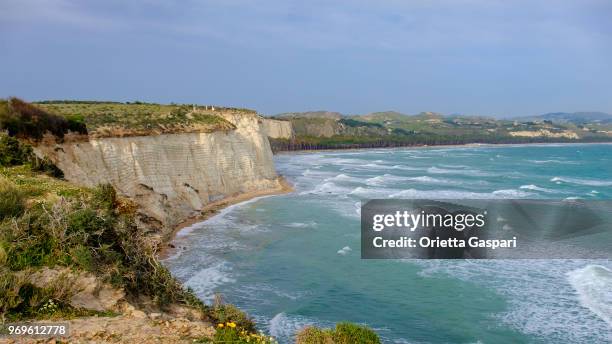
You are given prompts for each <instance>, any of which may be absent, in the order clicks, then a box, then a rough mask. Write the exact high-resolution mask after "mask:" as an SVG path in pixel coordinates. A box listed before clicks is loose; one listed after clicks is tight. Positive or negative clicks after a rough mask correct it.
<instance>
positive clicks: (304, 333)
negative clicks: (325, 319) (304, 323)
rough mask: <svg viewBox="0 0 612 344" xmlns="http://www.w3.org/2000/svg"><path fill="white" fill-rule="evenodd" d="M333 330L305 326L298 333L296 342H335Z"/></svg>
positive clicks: (300, 343) (324, 343)
mask: <svg viewBox="0 0 612 344" xmlns="http://www.w3.org/2000/svg"><path fill="white" fill-rule="evenodd" d="M332 335H333V331H332V330H330V329H320V328H318V327H305V328H303V329H302V330H301V331H300V332H298V333H297V335H296V338H295V342H296V344H334V339H333V337H332Z"/></svg>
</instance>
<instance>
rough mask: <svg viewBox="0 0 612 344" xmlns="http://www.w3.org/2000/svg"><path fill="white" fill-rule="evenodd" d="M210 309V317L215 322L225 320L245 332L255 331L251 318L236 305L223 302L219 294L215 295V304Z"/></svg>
mask: <svg viewBox="0 0 612 344" xmlns="http://www.w3.org/2000/svg"><path fill="white" fill-rule="evenodd" d="M210 311H211V312H210V317H211V318H212V320H213V321H214V322H216V323H219V324H223V323H226V322H233V323H236V324H237V325H238V327H240V328H241V329H244V330H246V331H247V332H251V333H252V332H255V323H254V322H253V320H252V319H251V318H249V316H248V315H247V314H246V313H244V312H243V311H241V310H240V309H238V308H237V307H236V306H234V305H230V304H224V303H223V302H222V301H221V297H220V296H219V295H216V297H215V304H214V305H213V307H212V309H211V310H210Z"/></svg>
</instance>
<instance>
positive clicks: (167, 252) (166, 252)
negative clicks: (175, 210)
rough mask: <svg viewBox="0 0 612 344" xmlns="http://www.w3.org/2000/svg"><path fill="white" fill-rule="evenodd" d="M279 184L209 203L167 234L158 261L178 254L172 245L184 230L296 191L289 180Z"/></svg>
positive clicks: (279, 178) (280, 178)
mask: <svg viewBox="0 0 612 344" xmlns="http://www.w3.org/2000/svg"><path fill="white" fill-rule="evenodd" d="M278 183H279V187H278V188H275V189H269V190H259V191H249V192H245V193H239V194H235V195H232V196H229V197H226V198H223V199H220V200H218V201H214V202H211V203H208V204H207V205H205V206H204V207H203V208H202V210H201V211H200V214H198V215H196V216H192V217H190V218H188V219H186V220H183V221H182V222H180V223H179V224H177V225H176V226H174V228H173V229H172V232H170V233H169V234H167V235H166V237H165V238H164V239H163V240H162V241H161V245H160V249H159V251H158V252H157V254H156V257H157V259H159V260H164V259H168V258H170V257H171V256H172V255H173V254H174V253H175V252H176V250H177V249H178V248H177V247H175V246H174V245H172V242H173V241H174V239H176V237H177V235H178V234H179V233H180V232H181V231H182V230H183V229H185V228H187V227H190V226H193V225H195V224H197V223H200V222H204V221H206V220H208V219H210V218H211V217H213V216H215V215H218V214H219V213H220V212H221V211H222V210H223V209H226V208H228V207H230V206H233V205H237V204H240V203H243V202H247V201H250V200H253V199H255V198H258V197H263V196H274V195H283V194H287V193H291V192H293V191H294V189H293V186H292V185H291V184H289V182H287V180H286V179H285V178H284V177H283V176H279V177H278Z"/></svg>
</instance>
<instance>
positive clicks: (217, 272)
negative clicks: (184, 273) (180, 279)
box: [184, 262, 236, 302]
mask: <svg viewBox="0 0 612 344" xmlns="http://www.w3.org/2000/svg"><path fill="white" fill-rule="evenodd" d="M234 282H236V280H235V279H233V278H232V277H231V268H230V267H229V265H228V263H226V262H220V263H217V264H214V265H211V266H208V267H207V268H205V269H202V270H200V271H198V272H197V273H195V274H194V275H193V276H191V277H190V278H189V279H188V280H187V281H185V283H184V284H185V286H186V287H189V288H191V289H193V291H194V292H195V293H196V294H197V295H198V296H199V297H200V298H201V299H203V300H204V301H208V302H210V301H212V300H213V298H214V296H215V290H217V288H218V287H219V286H221V285H223V284H225V283H234Z"/></svg>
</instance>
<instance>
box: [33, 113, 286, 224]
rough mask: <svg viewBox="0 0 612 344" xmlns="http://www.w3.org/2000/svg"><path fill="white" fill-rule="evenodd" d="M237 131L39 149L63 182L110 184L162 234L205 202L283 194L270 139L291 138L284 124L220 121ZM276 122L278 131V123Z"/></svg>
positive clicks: (256, 119)
mask: <svg viewBox="0 0 612 344" xmlns="http://www.w3.org/2000/svg"><path fill="white" fill-rule="evenodd" d="M221 116H223V117H224V118H225V119H226V120H228V121H230V122H231V123H233V124H234V125H235V126H236V129H235V130H229V131H216V132H211V133H178V134H161V135H152V136H134V137H110V138H97V139H96V138H90V139H89V141H86V142H71V143H58V144H53V145H40V146H38V147H37V148H36V149H35V150H36V152H37V154H39V155H44V156H47V157H48V158H50V159H51V160H52V161H53V162H54V163H55V164H56V165H57V166H58V167H59V168H60V169H61V170H62V171H63V172H64V177H65V178H66V179H67V180H69V181H71V182H74V183H77V184H81V185H84V186H91V187H93V186H96V185H98V184H102V183H110V184H112V185H113V186H114V187H115V189H116V190H117V191H118V192H119V193H120V194H122V195H125V196H128V197H130V198H131V199H133V200H134V201H136V202H137V203H138V204H139V205H140V206H141V208H142V209H143V210H144V212H145V214H146V215H147V216H148V217H150V220H152V221H158V222H159V223H160V224H163V225H165V226H164V227H166V228H168V227H172V226H174V225H176V224H177V223H179V222H181V221H183V220H185V219H187V218H189V217H191V216H194V215H197V214H198V213H199V212H200V211H201V210H202V208H203V207H204V206H205V205H206V204H209V203H210V202H213V201H216V200H220V199H223V198H225V197H228V196H234V195H237V194H240V193H247V192H260V191H273V190H276V189H280V183H279V179H278V175H277V174H276V171H275V169H274V163H273V160H272V151H271V149H270V143H269V141H268V137H267V136H268V134H270V135H272V136H273V137H287V138H288V137H290V136H291V135H292V130H291V124H290V123H289V122H283V121H274V120H269V119H264V118H262V117H260V116H258V115H255V114H239V113H235V114H233V113H225V114H221ZM276 122H278V123H276Z"/></svg>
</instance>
